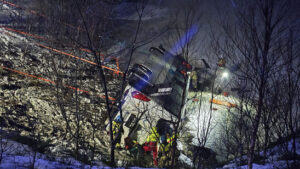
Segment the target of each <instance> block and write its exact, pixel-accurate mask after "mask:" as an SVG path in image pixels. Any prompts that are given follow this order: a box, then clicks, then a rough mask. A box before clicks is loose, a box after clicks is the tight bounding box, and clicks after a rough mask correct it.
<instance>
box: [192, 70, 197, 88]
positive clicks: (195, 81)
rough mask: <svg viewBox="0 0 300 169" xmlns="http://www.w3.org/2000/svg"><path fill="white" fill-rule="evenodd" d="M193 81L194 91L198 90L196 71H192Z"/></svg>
mask: <svg viewBox="0 0 300 169" xmlns="http://www.w3.org/2000/svg"><path fill="white" fill-rule="evenodd" d="M191 79H192V83H191V84H192V87H193V89H197V88H198V86H197V83H198V77H197V72H196V71H192V74H191Z"/></svg>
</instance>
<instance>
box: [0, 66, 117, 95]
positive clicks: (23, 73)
mask: <svg viewBox="0 0 300 169" xmlns="http://www.w3.org/2000/svg"><path fill="white" fill-rule="evenodd" d="M0 67H1V68H2V69H4V70H7V71H11V72H14V73H18V74H20V75H24V76H27V77H32V78H35V79H39V80H42V81H44V82H47V83H51V84H53V85H56V84H55V82H54V81H52V80H49V79H46V78H42V77H38V76H35V75H31V74H28V73H25V72H21V71H19V70H15V69H11V68H8V67H5V66H1V65H0ZM64 87H66V88H69V89H72V90H76V91H80V92H82V93H87V94H90V92H89V91H86V90H82V89H80V88H76V87H73V86H68V85H64ZM99 96H100V97H101V98H106V96H104V95H99ZM108 99H109V100H111V101H115V100H116V99H115V98H113V97H109V96H108Z"/></svg>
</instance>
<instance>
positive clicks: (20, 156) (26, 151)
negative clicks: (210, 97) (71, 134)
mask: <svg viewBox="0 0 300 169" xmlns="http://www.w3.org/2000/svg"><path fill="white" fill-rule="evenodd" d="M2 143H3V145H7V146H5V147H6V148H4V147H3V150H4V153H3V159H2V161H1V162H0V168H3V169H4V168H5V169H6V168H17V169H28V168H30V166H32V164H33V157H34V154H35V153H34V152H33V151H32V150H31V148H29V147H28V146H27V145H23V144H21V143H18V142H15V141H12V140H5V139H3V140H2ZM182 158H183V159H184V160H187V161H188V159H186V158H184V155H183V157H182ZM94 163H95V164H96V165H93V166H91V165H86V164H84V163H82V162H79V161H77V160H75V159H73V158H62V157H49V156H46V155H45V154H40V153H36V161H35V163H34V166H35V168H43V169H58V168H59V169H67V168H72V169H110V168H112V167H109V166H107V165H105V164H104V163H102V162H101V161H97V162H94ZM126 168H128V167H126ZM129 168H130V169H142V168H140V167H129ZM114 169H123V167H118V168H114Z"/></svg>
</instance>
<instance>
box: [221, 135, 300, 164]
mask: <svg viewBox="0 0 300 169" xmlns="http://www.w3.org/2000/svg"><path fill="white" fill-rule="evenodd" d="M287 144H288V145H287V146H288V150H289V151H291V149H292V140H290V141H289V142H288V143H287ZM296 153H297V155H300V138H297V139H296ZM283 154H284V153H283V151H282V147H281V145H277V146H275V147H273V148H270V149H268V151H267V157H268V158H267V159H266V160H265V161H266V163H265V164H255V163H254V164H253V169H278V168H280V169H283V168H288V165H289V166H291V164H292V162H293V161H291V160H282V159H281V157H282V156H283ZM260 155H263V152H260ZM241 158H242V159H244V160H245V159H246V158H247V157H246V156H243V157H241ZM237 161H239V159H236V160H233V161H231V162H230V163H229V164H227V165H224V166H223V168H227V169H234V168H241V169H247V165H243V166H238V165H237ZM298 163H299V161H298Z"/></svg>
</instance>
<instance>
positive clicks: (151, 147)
mask: <svg viewBox="0 0 300 169" xmlns="http://www.w3.org/2000/svg"><path fill="white" fill-rule="evenodd" d="M158 141H159V134H158V133H157V128H156V127H152V128H151V134H150V135H149V136H148V137H147V141H146V142H145V144H144V146H143V149H144V151H145V152H151V151H152V153H153V163H154V165H155V166H157V165H158V163H157V142H158Z"/></svg>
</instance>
